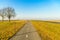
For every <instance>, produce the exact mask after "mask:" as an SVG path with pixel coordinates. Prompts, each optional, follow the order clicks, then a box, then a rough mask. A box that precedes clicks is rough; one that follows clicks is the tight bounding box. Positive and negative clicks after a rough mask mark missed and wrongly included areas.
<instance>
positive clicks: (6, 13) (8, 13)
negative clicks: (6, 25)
mask: <svg viewBox="0 0 60 40" xmlns="http://www.w3.org/2000/svg"><path fill="white" fill-rule="evenodd" d="M0 16H1V17H2V21H3V20H4V18H5V17H7V18H8V19H9V22H10V19H11V18H12V17H15V10H14V8H12V7H6V8H3V9H0Z"/></svg>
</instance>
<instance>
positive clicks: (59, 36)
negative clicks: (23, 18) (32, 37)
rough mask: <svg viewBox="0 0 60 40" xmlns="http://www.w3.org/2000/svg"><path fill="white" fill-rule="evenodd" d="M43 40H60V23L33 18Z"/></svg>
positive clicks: (33, 22)
mask: <svg viewBox="0 0 60 40" xmlns="http://www.w3.org/2000/svg"><path fill="white" fill-rule="evenodd" d="M31 23H32V24H33V25H34V27H35V28H36V29H37V31H38V33H39V35H40V36H41V38H42V40H60V23H55V22H47V21H37V20H35V21H34V20H32V21H31Z"/></svg>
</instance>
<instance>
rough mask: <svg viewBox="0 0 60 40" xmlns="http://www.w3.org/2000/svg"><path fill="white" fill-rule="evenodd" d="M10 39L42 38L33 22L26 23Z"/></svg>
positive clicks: (30, 39) (36, 39) (28, 39)
mask: <svg viewBox="0 0 60 40" xmlns="http://www.w3.org/2000/svg"><path fill="white" fill-rule="evenodd" d="M10 40H41V38H40V36H39V35H38V33H37V31H36V30H35V28H34V27H33V25H32V24H31V23H29V22H28V23H27V24H25V26H24V27H23V28H22V29H21V30H19V32H17V33H16V35H15V36H13V37H12V38H11V39H10Z"/></svg>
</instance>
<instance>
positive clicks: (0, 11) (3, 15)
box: [0, 9, 5, 21]
mask: <svg viewBox="0 0 60 40" xmlns="http://www.w3.org/2000/svg"><path fill="white" fill-rule="evenodd" d="M0 16H1V17H2V21H4V17H5V12H4V9H1V10H0Z"/></svg>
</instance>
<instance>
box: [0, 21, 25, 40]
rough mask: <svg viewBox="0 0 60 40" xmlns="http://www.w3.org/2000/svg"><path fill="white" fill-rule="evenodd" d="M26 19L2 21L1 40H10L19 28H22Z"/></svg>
mask: <svg viewBox="0 0 60 40" xmlns="http://www.w3.org/2000/svg"><path fill="white" fill-rule="evenodd" d="M25 23H26V21H25V20H20V21H18V20H16V21H11V22H9V21H4V22H1V21H0V40H8V39H9V38H11V37H12V36H13V35H14V34H15V33H16V32H17V31H18V30H20V29H21V28H22V27H23V26H24V24H25Z"/></svg>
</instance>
